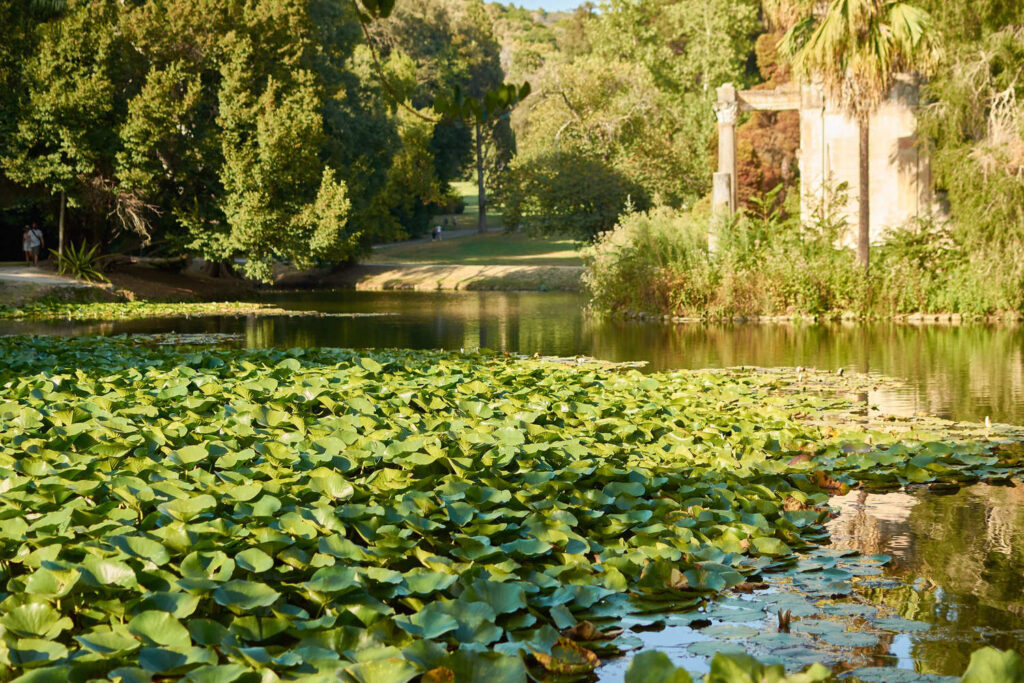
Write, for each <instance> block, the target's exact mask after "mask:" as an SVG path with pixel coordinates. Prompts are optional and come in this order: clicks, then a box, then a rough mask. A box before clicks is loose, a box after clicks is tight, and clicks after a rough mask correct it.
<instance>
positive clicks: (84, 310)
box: [0, 301, 379, 320]
mask: <svg viewBox="0 0 1024 683" xmlns="http://www.w3.org/2000/svg"><path fill="white" fill-rule="evenodd" d="M242 315H298V316H311V317H366V316H375V315H379V314H375V313H323V312H319V311H293V310H286V309H283V308H278V307H276V306H273V305H271V304H261V303H242V302H237V301H225V302H212V303H211V302H185V303H158V302H153V301H123V302H117V303H110V302H100V303H83V304H76V303H64V302H52V303H39V302H36V303H29V304H25V305H24V306H18V307H12V306H0V320H126V319H129V318H173V317H179V316H180V317H202V316H242Z"/></svg>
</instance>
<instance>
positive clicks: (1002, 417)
mask: <svg viewBox="0 0 1024 683" xmlns="http://www.w3.org/2000/svg"><path fill="white" fill-rule="evenodd" d="M264 300H266V301H270V302H272V303H274V304H276V305H278V306H281V307H284V308H289V309H307V310H319V311H325V312H335V313H337V312H359V313H380V314H385V315H381V316H380V317H373V318H309V317H259V318H256V317H250V318H205V319H192V320H182V319H180V318H179V319H173V318H172V319H148V320H140V321H124V322H116V323H70V322H67V323H11V322H6V323H4V322H0V334H24V333H45V334H120V333H124V332H174V331H176V332H192V333H194V332H227V333H236V334H242V335H244V339H245V344H246V345H248V346H254V347H265V346H287V347H290V346H341V347H354V348H365V347H375V348H384V347H404V348H415V349H431V348H444V349H459V348H467V349H473V348H478V347H482V348H490V349H494V350H497V351H509V352H515V353H525V354H534V353H539V354H542V355H558V356H571V355H577V354H582V355H588V356H594V357H596V358H600V359H604V360H611V361H646V362H647V363H648V365H647V367H648V368H649V369H651V370H664V369H670V368H707V367H731V366H737V365H747V366H749V365H756V366H762V367H776V366H790V367H794V366H805V367H816V368H820V369H827V370H837V369H839V368H845V369H847V370H854V371H857V372H868V373H875V374H879V375H888V376H891V377H895V378H898V379H900V380H902V381H903V382H904V383H905V386H903V387H901V388H898V389H887V390H885V391H877V392H872V393H871V394H870V395H868V396H867V397H866V398H867V400H868V401H869V403H871V404H873V405H877V406H878V407H879V409H881V410H882V411H883V412H889V413H914V412H921V411H923V412H927V413H930V414H934V415H938V416H941V417H947V418H951V419H955V420H969V421H982V420H984V419H985V418H986V417H989V418H990V419H991V420H992V421H993V422H1006V423H1010V424H1024V328H1022V327H1020V326H1015V325H981V324H978V325H963V326H951V325H937V324H936V325H907V324H891V323H890V324H871V325H856V324H840V323H834V324H818V325H815V324H781V325H780V324H772V325H758V324H727V325H722V324H714V325H702V324H685V325H670V324H663V323H652V322H635V321H599V320H595V319H593V318H591V317H589V316H587V315H586V314H585V313H584V307H585V300H584V299H583V298H582V297H581V296H579V295H574V294H555V293H506V292H466V293H459V292H456V293H418V292H351V291H340V292H328V293H325V292H300V293H272V294H269V295H267V296H266V297H265V298H264Z"/></svg>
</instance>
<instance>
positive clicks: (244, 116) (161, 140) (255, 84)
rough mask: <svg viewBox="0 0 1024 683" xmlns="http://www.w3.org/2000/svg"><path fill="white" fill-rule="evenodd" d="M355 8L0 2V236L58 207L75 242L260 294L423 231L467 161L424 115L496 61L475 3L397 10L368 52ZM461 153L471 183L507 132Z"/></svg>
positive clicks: (493, 68)
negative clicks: (473, 170) (203, 271)
mask: <svg viewBox="0 0 1024 683" xmlns="http://www.w3.org/2000/svg"><path fill="white" fill-rule="evenodd" d="M357 6H358V5H357V4H356V3H354V2H352V1H351V0H314V1H313V2H294V1H293V0H261V1H260V2H255V3H250V2H241V1H237V2H236V1H232V2H226V3H222V2H209V1H208V0H133V1H132V2H127V3H121V2H114V1H113V0H101V1H98V2H96V1H90V0H71V1H70V2H60V3H47V2H14V1H11V0H4V1H3V2H0V22H2V24H3V26H4V34H5V36H4V46H3V48H2V49H0V86H2V87H0V190H8V192H7V195H6V196H5V195H3V194H0V209H3V210H7V211H9V213H8V214H7V215H6V216H2V217H0V218H4V219H5V220H12V219H14V217H15V216H40V215H41V216H42V217H43V219H44V223H46V224H48V225H49V224H50V223H51V221H52V222H53V223H56V216H55V207H56V202H57V200H56V197H57V196H58V194H59V193H62V192H63V193H66V195H67V198H68V204H69V213H68V219H69V236H70V237H71V239H72V240H73V241H75V242H78V241H81V240H82V239H87V240H88V241H89V242H90V243H93V244H99V245H101V250H102V251H104V252H106V251H108V250H111V249H114V250H126V249H133V250H134V248H136V247H137V246H143V247H145V246H149V245H151V246H150V248H151V249H156V250H158V251H164V252H181V251H186V252H190V253H193V254H197V255H200V256H203V257H204V258H207V259H210V260H214V261H222V262H229V261H230V260H231V259H233V258H236V257H242V258H244V259H245V261H244V264H243V265H242V266H241V268H242V270H243V271H244V272H245V274H246V275H248V276H251V277H255V278H257V279H260V280H268V279H270V275H271V264H272V263H273V262H274V261H279V260H285V261H291V262H293V263H294V264H295V265H296V266H298V267H300V268H302V267H308V266H310V265H313V264H315V263H318V262H339V261H348V260H352V259H354V258H356V257H357V256H359V255H361V254H362V253H364V251H365V249H366V248H367V247H368V246H369V244H371V243H373V242H379V241H388V240H391V239H396V238H399V237H402V236H405V235H407V234H416V233H420V232H424V231H425V229H426V227H427V223H428V220H429V217H430V215H431V214H432V212H436V211H437V209H438V208H440V205H441V204H442V202H444V201H445V200H446V197H447V195H448V194H449V192H448V190H449V186H448V183H449V182H450V181H451V180H453V179H456V178H458V177H461V176H462V175H463V174H464V173H466V171H467V170H468V167H469V165H470V162H471V151H472V147H473V145H472V142H473V141H472V140H471V138H470V132H471V128H472V127H471V126H467V125H466V122H465V121H463V120H462V119H460V118H449V119H445V120H440V119H437V117H436V116H434V114H433V113H432V112H429V110H428V108H429V107H430V105H431V103H432V102H433V101H434V98H435V97H436V96H438V95H440V94H444V93H451V92H453V91H455V90H459V91H460V92H464V93H466V94H467V95H473V96H474V97H477V98H483V96H484V95H485V94H487V93H488V92H490V91H491V90H493V89H494V88H495V86H496V85H498V84H501V83H502V80H503V75H504V74H503V71H502V69H501V66H500V63H499V54H498V53H499V46H498V43H497V42H496V41H495V40H494V38H493V37H492V36H491V24H490V19H489V15H488V14H487V12H486V11H485V8H484V6H483V4H482V3H481V2H480V1H479V0H451V2H447V3H434V2H432V3H421V2H404V3H400V4H399V6H398V7H397V8H396V9H395V11H394V12H393V13H390V14H391V16H390V17H388V18H384V15H385V14H388V12H383V11H381V12H380V15H381V16H380V17H378V18H377V19H375V20H374V21H372V22H370V29H371V31H372V32H371V33H365V31H364V26H362V25H361V23H360V21H359V18H358V16H357V14H356V8H357ZM364 9H366V7H365V6H364ZM365 18H366V17H364V19H365ZM365 35H369V36H370V45H367V43H366V40H365V37H364V36H365ZM371 47H372V48H373V49H372V50H371V49H370V48H371ZM506 109H507V107H506ZM480 143H481V144H480V150H481V154H482V158H481V168H485V167H486V168H490V169H492V170H494V169H497V168H499V167H500V166H502V165H503V164H505V163H507V161H508V159H509V156H510V154H511V149H512V146H511V145H512V140H511V134H510V131H509V128H508V121H507V117H506V118H503V119H495V120H492V121H488V122H486V125H485V126H484V127H483V128H482V129H481V140H480ZM11 194H13V200H12V199H11V198H10V196H11ZM18 227H19V229H20V225H19V226H18ZM19 234H20V233H19ZM5 246H6V245H5Z"/></svg>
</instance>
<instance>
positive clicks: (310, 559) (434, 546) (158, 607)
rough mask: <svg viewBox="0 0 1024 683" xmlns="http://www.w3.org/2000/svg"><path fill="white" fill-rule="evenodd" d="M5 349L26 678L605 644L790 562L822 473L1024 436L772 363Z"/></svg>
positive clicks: (420, 666)
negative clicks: (840, 393)
mask: <svg viewBox="0 0 1024 683" xmlns="http://www.w3.org/2000/svg"><path fill="white" fill-rule="evenodd" d="M0 359H2V360H3V363H2V364H0V477H2V479H0V562H2V565H0V566H2V571H3V592H2V593H0V630H2V633H0V635H2V644H0V670H2V672H3V673H2V674H0V676H2V677H3V678H8V679H10V678H13V677H16V676H19V675H22V674H26V672H27V673H28V674H36V675H39V676H41V677H40V678H39V679H38V680H56V679H63V678H71V679H72V680H85V679H88V678H93V677H97V676H110V677H114V678H117V677H120V678H122V679H123V680H145V679H147V678H148V677H149V676H151V675H155V676H160V677H165V676H184V675H187V676H189V677H191V678H192V679H193V680H218V681H220V680H224V681H231V680H247V678H249V677H251V678H253V679H254V680H257V679H259V678H260V677H261V676H262V677H264V678H265V679H267V678H269V679H272V678H273V677H275V676H277V677H281V678H299V677H314V678H316V677H321V678H322V679H323V680H338V678H339V676H341V677H342V679H345V678H347V679H351V680H356V681H407V680H411V679H412V678H414V677H416V676H419V675H421V674H425V675H426V678H425V679H426V680H451V677H452V676H454V679H455V680H458V681H461V680H484V679H489V680H490V681H492V683H497V682H498V681H518V680H524V677H525V675H526V667H528V666H530V667H537V668H541V667H545V668H548V669H550V670H552V671H555V672H565V673H574V674H575V673H580V672H585V671H588V670H591V669H592V668H593V667H594V666H595V665H596V662H597V660H598V656H597V655H596V654H595V652H600V653H601V655H605V654H612V653H614V652H616V651H617V650H618V646H617V645H616V641H615V638H616V632H615V631H614V630H613V629H614V626H615V623H616V621H617V620H618V619H620V618H621V617H623V616H624V615H626V614H629V613H643V612H660V611H669V610H681V609H687V608H692V607H694V606H696V605H698V604H701V602H702V601H703V600H705V599H706V598H708V597H710V596H714V595H715V594H717V593H718V592H720V591H722V590H724V589H726V588H729V587H732V586H736V585H738V584H741V583H744V582H746V581H747V580H748V579H751V578H752V577H756V576H757V575H759V574H761V573H764V572H770V571H773V570H778V569H782V568H785V567H788V566H792V565H793V564H794V563H796V561H797V556H796V555H795V551H797V550H800V549H803V548H807V547H810V546H811V545H813V544H814V543H816V542H819V541H821V540H823V539H824V538H825V533H824V531H823V529H822V527H821V525H820V523H821V522H822V520H823V519H824V518H825V517H826V515H827V513H826V511H824V510H823V509H820V508H819V507H817V506H819V505H820V504H822V503H824V501H825V500H826V499H827V495H826V493H825V492H824V491H823V487H826V488H827V487H833V486H843V485H848V484H856V483H857V482H858V480H861V479H865V480H869V481H870V482H871V483H872V484H873V485H883V484H887V483H891V482H901V483H907V482H926V481H945V482H955V481H968V480H974V479H977V478H979V477H1005V476H1007V475H1008V474H1009V473H1010V472H1011V471H1012V470H1011V468H1012V467H1014V466H1016V465H1018V464H1019V459H1020V452H1019V451H1018V450H1016V449H1014V448H1012V447H1007V446H1005V445H1001V444H1000V443H998V442H995V441H983V440H978V441H963V442H956V443H945V442H939V441H923V440H921V438H920V435H918V434H916V433H915V432H914V431H913V430H909V429H908V428H907V426H906V425H903V426H902V427H901V428H900V429H899V430H896V429H893V430H890V431H888V432H887V431H884V430H878V429H874V430H865V429H864V428H863V427H862V426H860V425H858V426H856V428H855V430H852V431H851V430H849V429H845V428H843V427H842V426H841V425H839V426H837V425H835V424H827V422H828V420H826V419H825V418H827V417H829V416H833V417H837V418H842V417H843V416H845V415H847V414H848V413H849V411H851V410H852V409H853V408H854V407H853V406H851V404H849V403H848V402H846V401H844V400H842V399H838V398H829V397H822V396H816V395H810V394H806V393H798V392H796V391H794V390H793V379H792V378H790V377H786V376H782V375H772V374H764V373H753V372H751V373H743V374H736V375H730V374H725V373H689V372H685V373H684V372H679V373H663V374H657V375H649V376H644V375H641V374H640V373H638V372H636V371H634V370H616V369H608V368H601V367H596V366H592V365H583V366H579V367H576V366H570V365H565V364H556V363H545V362H535V361H528V360H522V359H513V358H503V357H496V356H486V355H477V354H467V355H457V354H442V353H429V352H427V353H425V352H409V351H392V352H379V353H373V354H367V353H363V354H360V353H356V352H350V351H343V350H332V349H315V350H291V351H281V350H264V351H236V350H225V349H201V350H196V349H187V350H176V349H170V348H153V347H151V346H146V345H135V344H132V343H131V342H130V341H126V340H102V339H85V340H81V339H74V340H59V339H25V338H22V339H15V338H8V339H2V340H0ZM811 416H813V417H814V419H815V420H816V423H815V424H810V423H809V422H808V421H807V420H808V418H809V417H811ZM818 423H821V424H818ZM929 438H931V437H929ZM588 622H589V623H588ZM595 624H596V627H595V626H594V625H595ZM45 677H48V678H45Z"/></svg>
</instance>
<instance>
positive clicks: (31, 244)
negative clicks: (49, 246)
mask: <svg viewBox="0 0 1024 683" xmlns="http://www.w3.org/2000/svg"><path fill="white" fill-rule="evenodd" d="M45 246H46V240H45V239H44V238H43V231H42V230H40V229H39V224H38V223H33V224H32V226H31V227H29V226H27V225H26V226H25V229H24V230H23V231H22V233H21V248H22V249H23V250H24V251H25V263H30V264H32V265H34V266H38V265H39V250H40V249H43V248H44V247H45Z"/></svg>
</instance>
